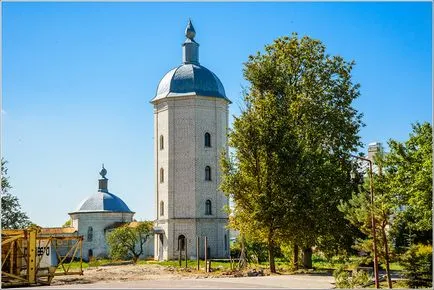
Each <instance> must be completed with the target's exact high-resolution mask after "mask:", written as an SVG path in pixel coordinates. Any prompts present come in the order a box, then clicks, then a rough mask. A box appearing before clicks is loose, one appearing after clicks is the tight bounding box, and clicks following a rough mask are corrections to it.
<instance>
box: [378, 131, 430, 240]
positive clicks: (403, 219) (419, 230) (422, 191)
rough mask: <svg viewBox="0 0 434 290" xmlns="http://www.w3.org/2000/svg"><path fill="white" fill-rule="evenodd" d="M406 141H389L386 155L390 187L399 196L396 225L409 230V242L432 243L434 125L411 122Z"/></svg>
mask: <svg viewBox="0 0 434 290" xmlns="http://www.w3.org/2000/svg"><path fill="white" fill-rule="evenodd" d="M412 129H413V130H412V132H411V133H410V138H409V139H408V140H407V141H405V142H398V141H395V140H390V141H389V147H390V152H389V153H388V154H387V156H386V158H385V169H384V171H385V172H386V174H388V175H390V176H391V178H390V182H389V187H390V188H391V190H392V191H393V193H394V195H395V196H396V199H397V202H398V206H399V211H398V212H397V215H396V217H395V224H396V225H401V228H400V229H399V230H397V231H395V232H398V231H400V232H401V233H402V232H405V233H408V235H409V236H410V239H409V242H410V243H412V242H413V240H414V239H416V242H421V243H425V244H427V243H432V125H431V124H430V123H428V122H425V123H423V124H420V123H415V124H413V125H412Z"/></svg>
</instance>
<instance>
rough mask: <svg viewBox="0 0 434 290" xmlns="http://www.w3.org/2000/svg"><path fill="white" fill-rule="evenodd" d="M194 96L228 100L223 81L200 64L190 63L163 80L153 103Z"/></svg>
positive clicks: (176, 69) (173, 70) (168, 74)
mask: <svg viewBox="0 0 434 290" xmlns="http://www.w3.org/2000/svg"><path fill="white" fill-rule="evenodd" d="M193 94H194V95H199V96H205V97H215V98H223V99H226V100H228V99H227V98H226V93H225V89H224V87H223V85H222V83H221V81H220V80H219V78H218V77H217V76H216V75H215V74H214V73H213V72H212V71H210V70H209V69H207V68H206V67H204V66H201V65H199V64H193V63H189V64H182V65H180V66H178V67H176V68H174V69H172V70H171V71H169V72H168V73H167V74H166V75H165V76H164V77H163V78H162V79H161V81H160V83H159V84H158V88H157V94H156V96H155V98H154V99H153V100H152V101H156V100H159V99H163V98H166V97H169V98H170V97H178V96H186V95H193ZM228 101H229V100H228Z"/></svg>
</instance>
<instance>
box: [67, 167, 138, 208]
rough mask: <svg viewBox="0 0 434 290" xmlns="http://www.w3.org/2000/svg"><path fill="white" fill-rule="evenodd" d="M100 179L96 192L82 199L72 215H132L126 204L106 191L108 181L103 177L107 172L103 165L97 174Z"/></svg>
mask: <svg viewBox="0 0 434 290" xmlns="http://www.w3.org/2000/svg"><path fill="white" fill-rule="evenodd" d="M99 174H100V175H101V178H100V179H99V180H98V181H99V188H98V192H97V193H95V194H94V195H92V196H90V197H88V198H86V199H84V200H83V201H82V202H81V203H80V205H79V206H78V208H77V210H76V211H75V212H72V213H83V212H126V213H132V211H131V210H130V209H129V208H128V206H127V205H126V203H125V202H124V201H123V200H122V199H120V198H119V197H117V196H116V195H114V194H113V193H110V192H109V191H108V189H107V184H108V179H107V178H106V177H105V176H106V174H107V170H106V169H105V168H104V164H103V165H102V170H101V172H100V173H99Z"/></svg>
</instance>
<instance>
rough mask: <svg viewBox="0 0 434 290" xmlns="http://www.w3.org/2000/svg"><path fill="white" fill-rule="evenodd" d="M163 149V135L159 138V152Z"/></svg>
mask: <svg viewBox="0 0 434 290" xmlns="http://www.w3.org/2000/svg"><path fill="white" fill-rule="evenodd" d="M163 149H164V137H163V135H161V136H160V150H163Z"/></svg>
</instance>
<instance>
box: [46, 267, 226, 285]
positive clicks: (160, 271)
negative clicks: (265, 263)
mask: <svg viewBox="0 0 434 290" xmlns="http://www.w3.org/2000/svg"><path fill="white" fill-rule="evenodd" d="M216 276H221V277H228V275H225V273H220V274H219V275H216V274H214V273H205V272H204V271H203V270H202V271H196V270H187V271H186V270H183V269H177V268H173V267H167V266H160V265H154V264H141V265H134V264H127V265H116V266H113V265H111V266H98V267H89V268H87V269H84V270H83V275H82V276H80V275H68V276H55V277H54V278H53V280H52V282H51V285H52V286H56V285H68V284H93V283H98V282H109V281H113V282H114V281H125V280H130V281H131V280H133V281H138V280H167V279H172V280H176V279H191V278H207V277H216Z"/></svg>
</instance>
